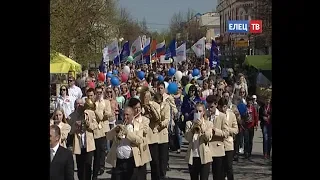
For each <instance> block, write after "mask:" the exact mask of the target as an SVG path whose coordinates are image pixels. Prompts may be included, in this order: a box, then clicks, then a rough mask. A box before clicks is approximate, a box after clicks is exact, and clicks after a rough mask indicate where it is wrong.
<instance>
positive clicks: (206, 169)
mask: <svg viewBox="0 0 320 180" xmlns="http://www.w3.org/2000/svg"><path fill="white" fill-rule="evenodd" d="M188 167H189V173H190V178H191V180H199V176H200V180H208V178H209V173H210V163H207V164H201V159H200V157H194V158H193V163H192V165H190V164H188Z"/></svg>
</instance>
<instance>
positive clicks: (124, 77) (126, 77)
mask: <svg viewBox="0 0 320 180" xmlns="http://www.w3.org/2000/svg"><path fill="white" fill-rule="evenodd" d="M120 79H121V82H127V81H128V75H127V74H126V73H122V74H121V75H120Z"/></svg>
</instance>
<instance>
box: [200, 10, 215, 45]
mask: <svg viewBox="0 0 320 180" xmlns="http://www.w3.org/2000/svg"><path fill="white" fill-rule="evenodd" d="M199 25H200V27H205V28H206V38H207V41H210V39H211V38H215V37H218V36H220V15H219V13H215V12H207V13H205V14H202V15H201V16H200V20H199Z"/></svg>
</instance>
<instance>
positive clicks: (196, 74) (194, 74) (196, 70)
mask: <svg viewBox="0 0 320 180" xmlns="http://www.w3.org/2000/svg"><path fill="white" fill-rule="evenodd" d="M199 74H200V70H199V69H197V68H195V69H193V71H192V76H193V77H195V76H198V75H199Z"/></svg>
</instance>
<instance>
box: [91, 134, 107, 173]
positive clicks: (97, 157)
mask: <svg viewBox="0 0 320 180" xmlns="http://www.w3.org/2000/svg"><path fill="white" fill-rule="evenodd" d="M94 143H95V146H96V150H95V151H94V158H93V174H92V176H93V177H97V176H98V173H99V170H100V169H102V168H104V165H105V159H106V145H107V139H106V137H101V138H98V139H95V140H94Z"/></svg>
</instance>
